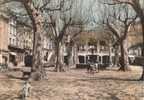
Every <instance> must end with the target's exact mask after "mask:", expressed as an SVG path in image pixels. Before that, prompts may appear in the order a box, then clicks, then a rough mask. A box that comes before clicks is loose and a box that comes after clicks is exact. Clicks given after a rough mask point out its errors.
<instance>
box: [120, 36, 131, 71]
mask: <svg viewBox="0 0 144 100" xmlns="http://www.w3.org/2000/svg"><path fill="white" fill-rule="evenodd" d="M120 49H121V57H120V65H121V66H120V69H119V70H120V71H128V70H130V69H129V61H128V50H127V39H125V40H123V41H122V42H121V43H120Z"/></svg>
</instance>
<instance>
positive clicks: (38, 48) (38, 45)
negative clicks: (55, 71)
mask: <svg viewBox="0 0 144 100" xmlns="http://www.w3.org/2000/svg"><path fill="white" fill-rule="evenodd" d="M34 38H35V39H34V40H35V42H34V44H33V45H34V46H33V66H32V78H33V79H34V80H41V79H43V78H44V68H43V66H42V59H43V58H42V48H43V47H42V33H39V32H35V35H34Z"/></svg>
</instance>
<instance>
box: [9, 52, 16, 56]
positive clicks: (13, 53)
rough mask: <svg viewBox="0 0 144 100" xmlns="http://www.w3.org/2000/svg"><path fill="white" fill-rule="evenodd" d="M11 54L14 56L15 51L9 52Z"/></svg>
mask: <svg viewBox="0 0 144 100" xmlns="http://www.w3.org/2000/svg"><path fill="white" fill-rule="evenodd" d="M9 53H10V54H11V55H14V56H16V55H17V54H16V53H15V52H9Z"/></svg>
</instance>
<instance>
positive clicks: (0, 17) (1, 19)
mask: <svg viewBox="0 0 144 100" xmlns="http://www.w3.org/2000/svg"><path fill="white" fill-rule="evenodd" d="M8 58H9V57H8V18H7V16H6V15H4V14H2V13H1V14H0V63H4V62H5V61H8Z"/></svg>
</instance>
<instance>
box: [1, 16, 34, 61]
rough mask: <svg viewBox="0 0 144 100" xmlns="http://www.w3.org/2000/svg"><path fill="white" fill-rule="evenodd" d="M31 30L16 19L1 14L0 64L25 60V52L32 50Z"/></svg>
mask: <svg viewBox="0 0 144 100" xmlns="http://www.w3.org/2000/svg"><path fill="white" fill-rule="evenodd" d="M32 41H33V36H32V31H31V28H28V27H26V26H25V25H23V24H21V23H19V22H18V21H17V20H16V18H15V17H10V16H6V15H4V14H0V64H3V63H5V61H7V62H15V61H16V60H18V61H19V62H21V61H23V60H24V54H25V51H27V50H29V51H31V50H32V46H33V45H32Z"/></svg>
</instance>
